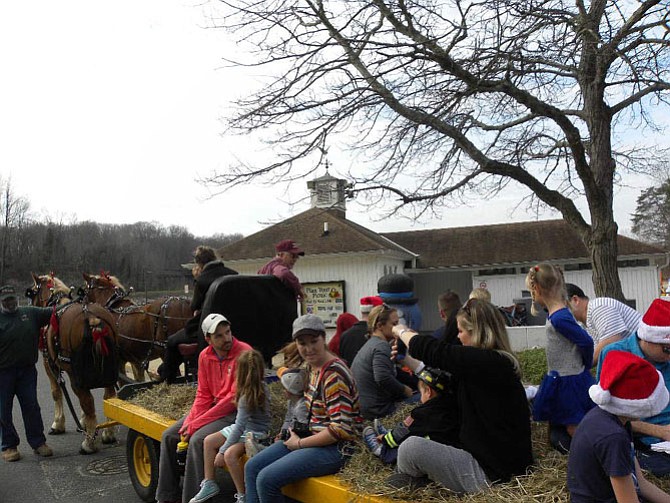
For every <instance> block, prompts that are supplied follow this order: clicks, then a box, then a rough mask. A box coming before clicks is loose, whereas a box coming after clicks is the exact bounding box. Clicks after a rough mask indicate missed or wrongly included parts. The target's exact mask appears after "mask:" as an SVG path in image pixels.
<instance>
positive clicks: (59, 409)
mask: <svg viewBox="0 0 670 503" xmlns="http://www.w3.org/2000/svg"><path fill="white" fill-rule="evenodd" d="M42 363H43V364H44V370H45V371H46V374H47V377H48V378H49V386H51V398H52V399H53V401H54V422H53V423H51V429H50V430H49V435H60V434H61V433H65V412H64V410H63V391H62V390H61V389H60V386H59V385H58V381H57V379H56V376H55V375H54V373H53V371H52V370H51V366H50V365H49V362H48V360H47V357H46V356H44V357H43V358H42Z"/></svg>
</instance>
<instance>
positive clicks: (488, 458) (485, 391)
mask: <svg viewBox="0 0 670 503" xmlns="http://www.w3.org/2000/svg"><path fill="white" fill-rule="evenodd" d="M456 321H457V324H458V331H459V334H458V337H459V339H460V341H461V343H462V346H459V345H454V344H447V343H446V342H444V341H437V340H436V339H434V338H433V337H432V336H430V335H418V334H417V332H416V331H414V330H411V329H409V328H407V327H405V326H402V325H397V326H395V327H393V334H394V336H395V337H396V338H397V339H399V340H402V341H403V342H404V343H405V344H406V345H407V347H408V348H409V354H410V355H411V356H412V357H414V358H417V359H419V360H421V361H423V362H424V363H425V364H426V365H428V366H430V367H437V368H439V369H441V370H443V371H445V372H449V373H450V374H451V376H452V378H453V380H454V381H455V393H456V402H457V407H458V417H459V418H460V429H459V432H458V443H457V445H444V444H439V443H437V442H434V441H432V440H429V439H426V438H420V437H410V438H408V439H407V440H405V441H404V442H403V443H402V444H401V445H400V448H399V449H398V464H397V469H398V473H396V474H394V475H393V476H392V477H391V479H389V480H388V481H387V483H388V484H389V485H392V486H394V487H402V486H408V485H409V486H415V485H419V484H423V483H427V482H429V481H434V482H437V483H439V484H441V485H443V486H445V487H447V488H448V489H451V490H452V491H454V492H456V493H459V494H464V493H477V492H480V491H484V490H486V489H487V488H488V487H489V486H490V485H491V484H494V483H496V482H505V481H508V480H510V479H511V478H512V477H513V476H516V475H523V474H525V473H526V470H527V469H528V467H529V466H530V465H531V464H532V462H533V454H532V448H531V436H530V413H529V409H528V402H527V400H526V394H525V392H524V388H523V385H522V384H521V370H520V367H519V362H518V361H517V359H516V357H515V356H514V354H513V353H512V350H511V347H510V343H509V339H508V336H507V330H506V327H505V321H504V319H503V315H502V314H501V313H500V311H499V310H498V309H497V307H495V306H494V305H493V304H491V303H490V302H486V301H483V300H480V299H470V300H468V302H467V303H466V304H465V305H464V306H463V307H462V308H461V309H460V310H459V311H458V314H457V315H456Z"/></svg>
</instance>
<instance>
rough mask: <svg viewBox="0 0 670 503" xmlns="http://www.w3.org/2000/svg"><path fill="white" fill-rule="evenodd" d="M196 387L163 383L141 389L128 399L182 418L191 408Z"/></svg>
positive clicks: (162, 412)
mask: <svg viewBox="0 0 670 503" xmlns="http://www.w3.org/2000/svg"><path fill="white" fill-rule="evenodd" d="M195 392H196V389H195V387H194V386H191V385H188V384H167V383H161V384H157V385H156V386H153V387H151V388H147V389H145V390H142V391H139V392H138V393H137V394H136V395H135V396H133V397H132V398H130V399H129V400H128V401H129V402H130V403H134V404H135V405H139V406H140V407H144V408H145V409H148V410H150V411H152V412H155V413H157V414H160V415H162V416H165V417H167V418H170V419H174V420H177V419H180V418H181V417H182V416H184V415H186V414H187V413H188V411H190V410H191V405H193V400H194V399H195Z"/></svg>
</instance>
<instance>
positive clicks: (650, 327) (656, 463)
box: [596, 299, 670, 476]
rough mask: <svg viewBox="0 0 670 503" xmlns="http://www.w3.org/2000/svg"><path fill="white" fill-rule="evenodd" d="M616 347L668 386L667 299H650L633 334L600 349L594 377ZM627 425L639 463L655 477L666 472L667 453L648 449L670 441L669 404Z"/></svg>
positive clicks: (669, 465)
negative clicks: (649, 366) (641, 362)
mask: <svg viewBox="0 0 670 503" xmlns="http://www.w3.org/2000/svg"><path fill="white" fill-rule="evenodd" d="M617 350H618V351H627V352H628V353H633V354H634V355H637V356H639V357H640V358H644V359H645V360H647V361H648V362H649V363H651V364H652V365H653V366H654V367H655V368H656V370H658V371H659V372H660V373H661V375H662V376H663V380H664V382H665V387H666V388H668V389H670V300H662V299H654V301H653V302H652V303H651V305H650V306H649V309H647V312H646V313H644V316H643V317H642V320H641V321H640V325H639V326H638V329H637V332H636V333H634V334H631V335H629V336H628V337H626V338H624V339H622V340H620V341H617V342H615V343H613V344H610V345H608V346H605V348H603V350H602V351H601V352H600V358H599V359H598V372H597V376H596V378H597V379H600V378H601V372H602V367H603V361H604V359H605V356H606V355H607V354H608V353H609V352H610V351H617ZM631 426H632V428H633V433H634V436H635V444H636V448H637V458H638V460H639V462H640V466H642V468H643V469H645V470H648V471H650V472H652V473H653V474H654V475H657V476H664V475H668V474H670V456H669V455H668V454H666V453H662V452H654V451H652V450H651V448H650V446H651V445H652V444H654V443H657V442H660V441H662V440H664V441H669V440H670V404H668V405H667V406H666V407H665V408H663V409H662V410H661V411H660V412H658V413H657V414H654V415H652V416H646V417H641V419H639V420H636V421H632V422H631Z"/></svg>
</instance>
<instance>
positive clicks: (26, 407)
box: [0, 365, 47, 451]
mask: <svg viewBox="0 0 670 503" xmlns="http://www.w3.org/2000/svg"><path fill="white" fill-rule="evenodd" d="M15 396H16V397H17V398H18V399H19V405H20V406H21V415H22V416H23V425H24V426H25V428H26V437H27V438H28V444H30V447H32V448H33V449H37V448H38V447H39V446H40V445H42V444H44V443H46V441H47V439H46V437H45V436H44V424H43V423H42V412H41V411H40V405H39V403H37V369H35V365H27V366H25V367H10V368H6V369H0V436H1V437H2V450H3V451H5V450H7V449H16V448H17V447H18V445H19V442H20V441H19V434H18V433H17V432H16V428H14V421H13V418H12V408H13V407H14V397H15Z"/></svg>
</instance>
